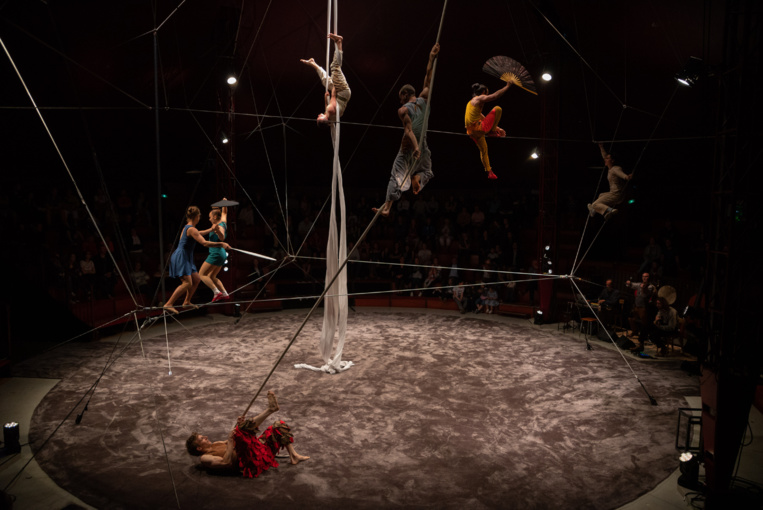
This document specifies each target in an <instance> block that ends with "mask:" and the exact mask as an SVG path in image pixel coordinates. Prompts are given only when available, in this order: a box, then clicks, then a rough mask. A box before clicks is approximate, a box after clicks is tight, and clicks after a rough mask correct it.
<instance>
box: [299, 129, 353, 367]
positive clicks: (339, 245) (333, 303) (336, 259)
mask: <svg viewBox="0 0 763 510" xmlns="http://www.w3.org/2000/svg"><path fill="white" fill-rule="evenodd" d="M337 119H338V117H337ZM331 139H332V141H333V142H334V169H333V177H332V180H331V214H330V216H329V236H328V242H327V243H326V280H325V285H326V287H328V285H329V284H330V283H331V280H332V279H333V278H334V275H336V274H337V270H338V269H339V266H340V265H341V264H342V262H343V261H345V260H346V259H347V222H346V217H347V214H346V208H345V201H344V186H343V185H342V167H341V165H340V164H339V122H338V121H337V123H336V124H334V125H332V126H331ZM337 202H338V204H337ZM337 205H339V212H340V216H341V218H340V220H339V222H337V217H336V208H337ZM337 223H339V228H338V229H337ZM337 230H338V236H337ZM337 237H338V238H337ZM326 287H324V288H326ZM348 308H349V303H348V299H347V266H346V265H345V267H343V268H342V272H341V273H339V275H338V276H337V277H336V279H335V280H334V282H333V283H332V284H331V287H329V288H328V290H327V292H326V295H325V297H324V299H323V330H322V331H321V342H320V346H319V351H320V355H321V358H322V359H323V366H322V367H313V366H310V365H307V364H304V363H302V364H298V365H295V368H307V369H310V370H315V371H320V372H327V373H329V374H335V373H337V372H343V371H344V370H347V369H348V368H350V367H351V366H352V365H353V363H352V361H342V351H343V349H344V342H345V339H346V336H347V311H348ZM335 337H336V345H334V339H335Z"/></svg>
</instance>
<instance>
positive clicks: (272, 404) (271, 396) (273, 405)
mask: <svg viewBox="0 0 763 510" xmlns="http://www.w3.org/2000/svg"><path fill="white" fill-rule="evenodd" d="M279 409H281V408H280V407H278V400H277V399H276V394H275V393H273V392H272V391H271V390H268V411H270V412H271V413H274V412H276V411H278V410H279Z"/></svg>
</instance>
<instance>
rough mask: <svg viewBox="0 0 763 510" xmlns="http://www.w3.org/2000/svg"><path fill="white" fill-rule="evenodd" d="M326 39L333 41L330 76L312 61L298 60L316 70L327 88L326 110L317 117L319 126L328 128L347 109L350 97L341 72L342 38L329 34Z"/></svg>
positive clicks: (348, 88) (350, 93)
mask: <svg viewBox="0 0 763 510" xmlns="http://www.w3.org/2000/svg"><path fill="white" fill-rule="evenodd" d="M328 38H329V39H331V40H332V41H334V59H333V60H332V61H331V76H329V75H327V74H326V71H325V69H323V68H322V67H321V66H319V65H318V64H316V63H315V60H314V59H312V58H310V59H308V60H304V59H301V60H300V62H302V63H303V64H305V65H308V66H310V67H312V68H313V69H315V70H316V72H317V73H318V77H319V78H320V79H321V83H323V86H324V87H326V88H327V90H326V93H325V102H326V110H325V111H324V113H321V114H319V115H318V125H319V126H328V125H329V124H330V123H331V122H335V121H336V120H337V118H339V117H341V116H342V114H343V113H344V111H345V109H347V103H348V102H349V101H350V96H351V95H352V92H351V91H350V87H349V86H348V85H347V80H346V79H345V77H344V73H343V72H342V58H343V57H344V52H343V51H342V36H341V35H337V34H329V35H328Z"/></svg>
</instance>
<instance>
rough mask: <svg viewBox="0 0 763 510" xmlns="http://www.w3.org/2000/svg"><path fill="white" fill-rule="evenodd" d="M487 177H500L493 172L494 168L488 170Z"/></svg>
mask: <svg viewBox="0 0 763 510" xmlns="http://www.w3.org/2000/svg"><path fill="white" fill-rule="evenodd" d="M487 178H488V179H498V176H497V175H495V174H494V173H493V171H492V170H490V171H488V173H487Z"/></svg>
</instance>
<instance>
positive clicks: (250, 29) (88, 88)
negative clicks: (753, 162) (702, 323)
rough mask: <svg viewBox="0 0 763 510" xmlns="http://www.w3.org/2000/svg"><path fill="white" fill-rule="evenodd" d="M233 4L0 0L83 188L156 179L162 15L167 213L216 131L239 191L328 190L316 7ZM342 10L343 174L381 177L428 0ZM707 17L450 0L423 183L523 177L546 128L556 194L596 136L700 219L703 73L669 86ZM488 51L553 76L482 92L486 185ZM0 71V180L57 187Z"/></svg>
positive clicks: (706, 110)
mask: <svg viewBox="0 0 763 510" xmlns="http://www.w3.org/2000/svg"><path fill="white" fill-rule="evenodd" d="M176 7H177V10H176V11H174V10H175V8H176ZM240 7H241V4H240V2H234V1H231V2H185V3H183V4H181V5H179V6H178V5H177V4H175V3H169V2H158V3H152V2H116V3H115V2H110V3H109V4H108V6H105V5H104V4H103V3H102V2H88V1H83V2H76V3H75V4H74V5H73V4H71V3H68V2H57V1H51V2H40V1H36V2H6V3H5V4H4V5H3V6H2V8H1V9H0V17H1V19H2V25H1V26H2V34H3V41H4V43H5V45H6V47H7V50H8V52H9V54H10V56H11V57H12V58H13V61H14V63H15V65H16V66H17V68H18V70H19V73H20V74H21V76H22V77H23V79H24V81H25V83H26V86H27V87H28V89H29V91H30V93H31V95H32V97H33V98H34V100H35V102H36V103H37V105H38V106H40V107H41V108H42V110H41V111H42V114H43V115H44V117H45V120H46V122H47V123H48V125H49V127H50V130H51V134H52V137H53V139H54V140H55V141H56V144H57V145H58V148H59V149H60V150H61V153H62V155H63V158H64V159H65V161H66V163H67V165H68V167H69V169H70V170H71V172H72V175H73V177H74V179H75V180H76V181H77V183H78V185H80V186H82V187H83V188H84V189H86V190H87V191H88V192H90V189H88V188H90V187H92V184H93V183H94V182H98V181H99V180H100V177H99V175H98V171H97V170H98V168H100V171H101V172H102V174H103V179H104V180H105V181H106V183H107V184H108V186H109V187H110V188H112V194H117V193H118V190H119V189H120V188H121V187H134V186H138V185H140V186H141V187H142V188H143V189H144V190H145V191H146V192H147V193H148V194H150V195H151V196H154V195H156V193H157V184H156V181H157V177H156V166H157V165H156V133H155V112H154V110H153V106H154V104H155V100H154V91H155V88H154V54H153V52H154V37H153V32H152V30H153V29H154V27H155V26H160V28H159V29H158V30H157V32H156V33H157V38H156V40H157V43H158V45H157V49H158V56H159V62H158V64H159V80H158V98H159V107H160V114H159V139H160V146H161V152H160V154H161V158H160V161H161V175H162V190H163V191H164V192H165V193H168V194H169V197H168V198H169V200H167V202H166V204H167V208H166V209H165V210H166V211H167V214H169V215H170V216H172V217H173V219H176V218H177V216H178V213H179V212H181V211H182V210H184V208H185V205H186V203H187V202H188V201H189V200H190V201H192V202H193V201H194V199H195V201H196V202H198V203H204V202H205V201H212V200H214V199H212V200H210V198H211V197H217V194H218V193H217V192H218V189H215V188H216V186H217V185H218V184H217V180H216V179H215V172H218V173H220V174H221V175H224V174H225V173H226V172H227V170H226V169H225V168H224V166H223V165H221V164H220V163H221V160H229V159H230V155H229V154H228V153H227V152H226V151H227V150H229V148H230V147H233V152H234V155H235V157H234V160H235V174H236V176H237V177H238V178H239V179H240V183H241V186H240V187H239V186H236V188H237V194H238V195H239V197H238V198H241V199H242V200H245V198H242V197H241V195H242V194H243V193H242V189H246V190H247V193H248V194H250V195H251V196H253V197H254V194H255V193H256V192H265V193H270V192H272V191H273V190H274V188H277V190H278V193H279V194H281V195H282V196H286V195H287V193H288V189H287V188H288V186H292V187H297V186H313V187H316V188H318V189H325V190H326V192H327V193H328V185H329V175H330V170H331V162H330V161H331V147H330V143H329V137H328V132H324V131H321V130H319V129H318V128H317V127H316V126H315V123H314V122H310V121H311V120H312V119H314V118H315V116H316V115H317V113H319V112H320V110H321V108H320V107H321V99H322V98H321V95H322V90H321V89H322V87H321V86H320V85H319V83H318V80H317V77H316V75H315V73H314V72H313V71H312V70H310V69H308V68H307V67H305V66H302V65H301V64H299V62H298V59H299V58H307V57H309V56H313V57H315V58H316V60H317V61H318V62H319V63H321V64H322V65H324V66H325V46H326V44H325V39H324V38H325V35H324V34H325V30H326V28H325V20H326V12H325V11H326V6H325V4H324V3H323V2H317V1H280V2H271V3H269V2H264V1H258V2H247V3H245V5H244V10H243V11H241V10H240ZM339 8H340V15H339V32H340V33H341V34H342V35H343V36H344V37H345V61H346V63H345V66H344V71H345V74H346V75H347V78H348V81H349V83H350V86H351V88H352V91H353V96H352V100H351V102H350V106H349V108H348V110H347V112H346V115H345V116H344V118H343V121H345V123H346V124H345V126H344V128H343V131H342V144H341V158H342V162H343V165H344V169H345V175H346V177H345V186H346V187H347V188H348V189H350V190H351V189H360V188H372V189H379V190H383V189H384V186H385V185H386V181H387V176H388V170H389V167H390V165H391V160H392V158H393V157H394V153H395V152H396V149H397V144H398V140H399V138H400V136H401V131H400V128H399V120H398V119H397V116H396V109H397V100H396V93H397V90H398V88H399V87H400V86H401V85H402V84H404V83H407V82H411V83H412V84H413V85H414V86H415V87H417V88H420V86H421V82H422V80H423V77H424V70H425V66H426V59H427V53H428V51H429V49H430V48H431V46H432V44H433V43H434V41H435V38H436V35H437V29H438V25H439V21H440V16H441V14H442V3H441V2H433V1H415V2H397V1H384V2H382V1H379V2H343V3H342V4H341V5H340V6H339ZM173 11H174V13H173ZM541 13H542V14H541ZM543 16H545V17H546V18H547V19H548V20H549V21H550V22H551V23H553V25H554V27H555V28H556V29H558V31H559V32H561V35H563V36H564V37H565V38H567V40H568V41H569V43H570V44H571V45H572V46H574V48H575V50H577V54H576V53H575V52H574V51H573V50H572V49H571V48H570V46H569V45H568V44H566V43H565V42H564V41H563V40H562V37H561V36H560V34H559V33H557V32H556V31H555V29H554V27H552V26H551V24H550V23H549V21H546V19H544V17H543ZM721 23H722V12H721V9H720V8H719V7H718V6H717V5H716V3H715V2H696V1H688V0H687V1H671V2H663V3H656V2H654V3H653V2H635V3H634V2H605V1H598V2H595V1H590V2H568V1H558V2H539V3H537V8H536V6H535V5H534V4H533V3H531V2H528V1H517V2H500V1H487V2H481V3H479V5H478V6H475V5H472V4H471V3H467V2H458V1H451V2H450V3H449V5H448V7H447V10H446V12H445V18H444V24H443V27H442V35H441V38H440V42H441V46H442V51H441V57H440V58H439V60H438V66H437V72H436V76H435V80H434V84H433V91H432V103H431V104H432V112H431V118H430V124H429V126H430V130H431V131H430V135H429V142H430V145H431V148H432V151H433V154H434V170H435V174H436V179H435V180H434V181H433V182H432V183H431V188H433V189H435V190H450V189H455V190H463V192H468V191H470V190H475V191H478V192H481V191H486V190H491V191H492V190H495V191H498V192H500V193H511V192H512V191H513V190H516V189H532V188H537V186H538V179H537V175H538V162H537V161H529V160H528V159H527V157H528V154H529V152H530V150H531V149H532V148H533V147H535V146H538V145H540V139H541V138H542V137H543V136H544V135H545V136H548V137H550V138H551V139H554V138H556V139H558V141H559V145H558V154H559V158H558V161H559V184H560V186H559V199H560V202H561V201H563V200H564V199H565V196H566V195H567V194H568V193H578V192H581V193H582V194H583V198H584V199H585V201H589V200H590V197H591V196H592V195H593V193H594V190H595V189H596V182H597V180H598V178H599V175H600V168H601V166H600V165H601V160H600V158H599V154H598V149H597V148H596V147H595V145H593V143H592V141H593V140H604V141H608V142H609V141H611V140H614V141H615V143H614V145H613V146H612V149H613V150H614V151H615V152H616V155H617V156H618V160H619V162H621V163H622V166H623V167H624V168H625V169H626V170H627V171H629V172H630V171H633V170H634V169H635V171H636V173H637V176H638V177H637V178H636V179H635V180H634V181H633V190H632V191H633V194H634V195H635V196H636V197H637V198H638V199H639V200H638V201H637V204H643V205H647V203H648V207H644V208H643V209H640V210H639V214H646V213H647V212H649V211H648V209H653V211H652V212H653V213H654V214H656V215H658V216H662V217H664V216H667V215H670V216H673V217H677V216H682V217H697V215H699V216H701V215H702V212H701V211H702V204H703V202H704V198H705V197H706V195H707V193H708V189H709V188H708V185H707V184H706V183H707V181H706V179H707V178H708V176H709V171H710V161H711V159H712V139H711V138H709V137H711V136H712V135H713V133H714V127H715V126H714V125H713V121H714V118H715V117H714V101H713V100H714V97H715V91H714V90H712V85H706V86H704V87H703V86H700V87H698V88H695V89H686V88H680V89H677V84H676V81H675V80H674V79H673V76H674V74H675V73H676V72H678V71H679V70H680V69H681V68H682V67H683V65H684V63H685V62H686V60H687V59H688V57H689V56H692V55H695V56H699V57H703V58H705V59H706V60H707V61H708V62H710V63H712V62H713V60H717V59H718V51H719V44H720V35H721V28H722V25H721ZM578 54H579V55H578ZM494 55H508V56H511V57H512V58H515V59H516V60H518V61H520V62H521V63H523V64H524V65H525V66H526V67H527V69H528V70H529V71H530V73H531V74H532V75H533V76H535V77H539V75H540V74H541V72H542V71H543V70H544V69H545V68H549V69H550V70H552V72H553V74H554V80H553V81H551V82H550V83H548V84H546V83H542V82H541V81H540V79H539V78H536V81H537V85H538V88H539V91H540V96H533V95H531V94H529V93H527V92H525V91H522V90H520V89H513V90H510V91H509V92H508V93H507V94H506V95H505V96H504V97H503V98H502V99H501V100H500V101H498V103H496V104H500V105H501V106H502V107H503V108H504V112H505V114H504V115H505V116H504V120H503V121H502V122H501V124H502V125H503V126H504V127H505V128H506V130H507V133H508V135H509V136H508V138H507V139H506V140H491V144H490V155H491V161H492V162H493V163H494V166H495V171H496V173H497V174H498V175H499V177H500V178H499V180H498V181H495V182H488V181H487V180H485V179H484V175H483V174H482V171H481V167H480V165H479V160H478V157H477V151H476V149H475V148H474V146H473V143H472V142H471V141H470V140H468V138H467V137H466V136H465V135H464V134H463V121H462V118H463V109H464V104H465V103H466V101H467V100H468V99H469V97H470V89H469V87H470V85H471V84H472V83H473V82H476V81H480V82H484V83H486V84H487V85H488V86H489V87H490V88H492V89H494V90H495V89H497V88H498V87H500V85H501V82H499V81H498V80H496V79H494V78H492V77H490V76H488V75H486V74H484V73H482V71H481V66H482V64H483V63H484V62H485V60H487V59H488V58H489V57H491V56H494ZM584 62H585V63H587V64H588V65H586V64H585V63H584ZM230 65H232V66H233V67H234V68H235V69H237V70H238V73H239V75H240V81H239V84H238V85H237V87H236V88H235V90H234V91H233V97H234V101H235V106H234V107H233V108H232V109H233V111H234V112H235V113H236V116H235V120H234V121H233V122H231V120H230V118H229V117H228V116H227V115H226V112H229V111H231V102H230V94H229V88H228V86H227V85H226V84H225V83H224V82H223V77H224V73H225V70H226V68H227V67H228V66H230ZM589 66H590V67H589ZM0 70H1V71H0V72H2V83H3V95H2V96H3V97H2V106H3V108H4V111H3V117H4V122H3V133H2V135H3V136H2V139H3V145H4V146H5V150H4V151H3V152H4V156H5V161H4V166H5V167H6V170H7V171H6V172H4V173H3V174H4V176H5V177H4V179H5V180H6V184H8V180H10V181H11V182H14V181H20V182H24V183H32V182H35V183H39V179H40V177H41V176H45V182H46V184H53V183H55V184H56V185H59V186H61V187H67V186H71V184H70V183H69V182H68V177H67V175H66V171H65V169H64V166H63V163H62V162H61V160H60V158H58V157H57V156H56V154H55V152H54V148H53V144H52V143H51V140H50V139H49V138H48V136H47V134H46V133H45V131H44V129H43V126H42V123H41V122H40V120H39V118H38V117H37V115H36V113H35V112H34V111H33V110H31V109H30V108H29V107H30V99H29V98H28V97H27V95H26V93H25V91H24V88H23V87H22V85H21V83H20V81H19V79H18V77H17V76H15V73H14V71H13V69H12V67H11V65H10V63H9V61H8V59H7V58H6V57H4V58H3V64H2V66H1V67H0ZM543 96H546V102H547V105H548V106H547V107H546V108H544V97H543ZM263 116H265V117H263ZM544 116H545V117H546V119H547V121H550V120H552V119H556V122H558V128H559V129H558V133H545V134H544V133H543V132H542V130H541V120H542V118H543V117H544ZM308 119H309V120H308ZM231 124H233V125H232V126H231ZM367 125H371V126H367ZM258 127H259V128H260V129H261V131H258V129H257V128H258ZM221 131H226V132H230V131H234V132H235V138H234V140H235V143H234V144H233V145H232V146H228V147H222V146H220V145H219V144H215V143H212V142H216V141H217V136H218V134H219V133H220V132H221ZM218 150H219V151H220V152H219V153H218V152H217V151H218ZM221 167H222V168H221ZM591 167H594V168H591ZM271 169H272V172H273V175H274V176H275V177H274V179H271V177H270V175H271ZM189 170H196V171H199V170H202V171H204V172H206V173H207V174H208V175H205V176H203V177H202V185H201V186H200V187H199V188H198V189H196V191H194V186H195V184H196V179H197V178H198V175H195V176H189V175H188V174H187V173H186V172H188V171H189ZM273 181H275V184H274V182H273ZM90 196H92V193H89V194H85V198H86V199H89V198H90ZM685 199H688V200H685ZM583 212H584V210H583Z"/></svg>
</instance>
